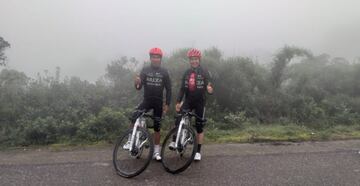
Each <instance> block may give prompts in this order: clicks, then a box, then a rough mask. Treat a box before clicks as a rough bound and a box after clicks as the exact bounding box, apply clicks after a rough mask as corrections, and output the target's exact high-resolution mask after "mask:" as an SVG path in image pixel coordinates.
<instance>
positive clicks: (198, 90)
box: [176, 66, 211, 103]
mask: <svg viewBox="0 0 360 186" xmlns="http://www.w3.org/2000/svg"><path fill="white" fill-rule="evenodd" d="M210 82H211V77H210V74H209V71H207V70H206V69H204V68H202V67H201V66H199V67H197V68H195V69H193V68H190V69H188V70H187V71H185V73H184V75H183V78H182V82H181V87H180V91H179V94H178V97H177V99H176V101H177V102H178V103H179V102H181V101H182V99H183V97H184V95H185V100H188V101H190V102H193V101H195V102H205V99H206V96H205V93H206V92H207V88H206V87H207V85H208V83H210Z"/></svg>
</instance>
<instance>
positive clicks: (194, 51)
mask: <svg viewBox="0 0 360 186" xmlns="http://www.w3.org/2000/svg"><path fill="white" fill-rule="evenodd" d="M187 56H188V57H189V58H190V57H198V58H201V52H200V50H198V49H195V48H193V49H191V50H189V51H188V53H187Z"/></svg>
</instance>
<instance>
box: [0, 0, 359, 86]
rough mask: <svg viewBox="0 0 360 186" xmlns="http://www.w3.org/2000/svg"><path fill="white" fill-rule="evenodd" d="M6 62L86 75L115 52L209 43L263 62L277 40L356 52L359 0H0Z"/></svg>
mask: <svg viewBox="0 0 360 186" xmlns="http://www.w3.org/2000/svg"><path fill="white" fill-rule="evenodd" d="M0 36H2V37H3V38H4V39H5V40H7V41H8V42H9V43H10V44H11V48H10V49H8V50H6V55H7V56H8V58H9V59H8V64H9V67H10V68H14V69H17V70H20V71H24V72H25V73H26V74H27V75H29V76H32V77H33V76H35V74H36V73H37V72H42V71H43V70H44V69H48V70H50V71H51V72H54V71H55V67H56V66H59V67H61V69H62V74H63V76H64V75H67V76H71V75H76V76H79V77H81V78H83V79H87V80H90V81H94V80H96V79H97V78H98V77H100V76H101V75H103V74H104V73H105V67H106V64H107V63H109V62H110V61H112V60H114V59H117V58H119V57H121V56H124V55H126V56H134V57H136V58H137V59H139V60H144V59H146V58H147V57H148V55H147V52H148V50H149V48H151V47H154V46H157V47H160V48H162V49H163V50H164V51H165V53H166V54H169V53H171V52H173V51H174V50H175V49H178V48H182V47H196V48H200V49H205V48H208V47H211V46H216V47H218V48H219V49H221V50H222V51H223V52H224V54H225V55H226V56H233V55H241V56H248V57H253V58H254V57H255V56H258V59H259V60H260V61H261V62H269V58H270V57H271V56H272V55H273V53H274V52H275V51H276V50H277V49H279V48H280V47H283V46H284V45H286V44H287V45H295V46H299V47H304V48H307V49H310V50H312V51H313V52H314V53H315V54H321V53H328V54H330V55H331V56H333V57H346V58H347V59H348V60H354V59H355V58H356V57H360V1H359V0H237V1H235V0H234V1H230V0H228V1H226V0H218V1H212V0H191V1H190V0H181V1H180V0H179V1H175V0H151V1H149V0H142V1H140V0H131V1H130V0H129V1H121V0H97V1H95V0H51V1H50V0H22V1H20V0H0Z"/></svg>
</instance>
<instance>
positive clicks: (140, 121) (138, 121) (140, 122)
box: [129, 115, 146, 152]
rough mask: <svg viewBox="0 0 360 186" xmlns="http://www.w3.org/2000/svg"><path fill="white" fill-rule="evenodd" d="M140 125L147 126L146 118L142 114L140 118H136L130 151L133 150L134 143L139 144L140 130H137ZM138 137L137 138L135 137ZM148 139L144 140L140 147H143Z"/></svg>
mask: <svg viewBox="0 0 360 186" xmlns="http://www.w3.org/2000/svg"><path fill="white" fill-rule="evenodd" d="M138 127H145V128H146V120H145V118H144V117H143V115H141V116H140V117H139V118H137V119H136V122H135V124H134V127H133V131H132V134H131V140H130V148H129V151H130V152H131V151H132V150H133V144H134V143H135V144H136V145H137V146H138V145H139V144H138V143H139V138H140V136H139V132H138V131H137V129H138ZM135 138H136V139H135ZM145 142H146V141H143V142H142V143H141V144H140V145H139V146H138V147H139V148H141V147H142V146H143V145H144V143H145Z"/></svg>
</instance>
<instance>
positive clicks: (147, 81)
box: [135, 66, 171, 105]
mask: <svg viewBox="0 0 360 186" xmlns="http://www.w3.org/2000/svg"><path fill="white" fill-rule="evenodd" d="M140 79H141V83H140V87H139V88H137V89H141V87H142V86H144V100H147V99H152V98H157V99H160V100H162V99H163V92H164V88H165V89H166V102H165V103H166V105H170V102H171V81H170V77H169V73H168V71H167V70H166V69H164V68H161V67H152V66H147V67H144V68H143V69H142V71H141V73H140ZM135 86H136V85H135Z"/></svg>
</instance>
